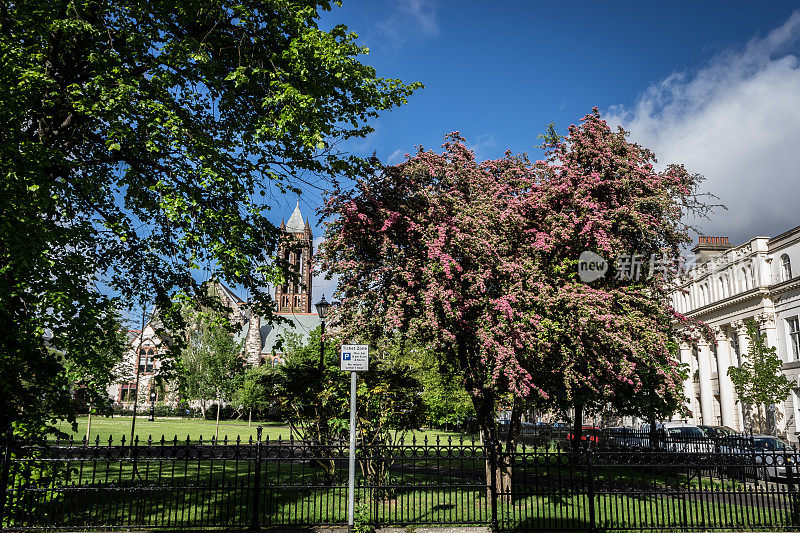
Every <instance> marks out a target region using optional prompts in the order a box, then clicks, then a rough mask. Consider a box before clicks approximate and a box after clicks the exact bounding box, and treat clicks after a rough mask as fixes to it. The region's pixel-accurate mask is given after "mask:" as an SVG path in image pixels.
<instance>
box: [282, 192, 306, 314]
mask: <svg viewBox="0 0 800 533" xmlns="http://www.w3.org/2000/svg"><path fill="white" fill-rule="evenodd" d="M281 231H282V232H283V234H284V235H283V242H282V243H281V245H280V246H279V247H278V254H279V257H283V259H284V260H285V261H287V262H288V263H289V264H290V265H291V266H292V268H294V269H295V270H296V271H297V272H298V273H299V274H300V278H299V282H292V283H288V282H287V283H286V284H284V285H278V286H276V287H275V302H277V304H278V314H291V313H310V312H311V260H312V258H313V256H314V243H313V235H312V234H311V226H310V225H309V224H308V220H307V219H306V221H305V222H303V214H302V213H300V200H297V206H296V207H295V208H294V212H293V213H292V216H291V217H289V222H287V223H286V224H284V223H283V221H281Z"/></svg>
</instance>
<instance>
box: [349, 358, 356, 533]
mask: <svg viewBox="0 0 800 533" xmlns="http://www.w3.org/2000/svg"><path fill="white" fill-rule="evenodd" d="M356 374H357V372H350V471H349V472H348V476H347V524H348V525H349V526H350V530H351V531H352V529H353V524H354V523H355V500H356Z"/></svg>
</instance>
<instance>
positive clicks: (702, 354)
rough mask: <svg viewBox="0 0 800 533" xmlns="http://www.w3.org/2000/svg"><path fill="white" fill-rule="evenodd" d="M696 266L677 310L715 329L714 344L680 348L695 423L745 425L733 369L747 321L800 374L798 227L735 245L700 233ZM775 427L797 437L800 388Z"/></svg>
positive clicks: (742, 352)
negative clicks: (751, 321)
mask: <svg viewBox="0 0 800 533" xmlns="http://www.w3.org/2000/svg"><path fill="white" fill-rule="evenodd" d="M693 252H694V253H695V257H696V262H695V265H694V266H693V268H691V269H689V270H688V271H687V272H686V273H685V275H683V276H681V277H680V278H679V279H678V282H677V283H678V290H677V291H676V292H675V293H674V294H673V305H674V307H675V309H676V310H677V311H678V312H679V313H682V314H684V315H686V316H687V317H690V318H694V319H698V320H702V321H703V322H705V323H707V324H708V325H709V326H711V327H712V330H713V331H714V334H715V338H716V346H714V345H713V344H712V343H708V342H705V341H702V340H701V341H700V343H699V346H698V348H697V349H693V348H691V347H690V346H689V345H687V344H684V345H683V346H681V352H680V353H681V362H683V363H687V364H688V365H689V367H690V369H691V371H690V375H689V379H687V380H686V382H685V383H684V393H685V395H686V397H687V398H689V402H690V403H689V408H690V409H691V411H692V417H691V418H690V420H689V421H691V422H693V423H697V424H708V425H726V426H729V427H732V428H734V429H739V430H742V429H745V421H744V419H743V413H742V409H741V405H739V404H738V402H737V401H736V394H735V392H734V390H733V385H732V383H731V380H730V378H729V377H728V373H727V371H728V367H729V366H731V365H735V366H738V365H740V364H741V361H742V358H743V357H746V355H747V349H748V346H747V342H748V341H747V335H746V327H745V321H747V320H748V319H754V320H755V321H756V323H757V325H758V327H759V330H760V332H761V334H762V335H764V336H765V337H766V342H767V345H768V346H775V347H776V348H777V354H778V356H779V357H780V358H781V360H782V361H783V370H782V372H783V373H784V374H785V375H786V376H787V377H788V378H790V379H792V380H795V381H798V378H800V323H799V322H798V321H799V318H798V317H800V226H798V227H796V228H793V229H791V230H789V231H787V232H785V233H782V234H780V235H778V236H776V237H772V238H769V237H754V238H752V239H750V240H749V241H747V242H746V243H744V244H742V245H739V246H732V245H731V244H729V243H728V239H727V238H726V237H700V240H699V243H698V245H697V246H696V247H695V248H694V249H693ZM775 410H776V411H777V412H779V413H780V415H779V416H778V417H777V418H778V420H777V421H776V428H777V432H778V433H779V434H781V435H785V436H786V437H787V438H788V439H789V440H791V441H792V442H797V441H798V435H800V388H795V389H794V391H793V392H792V394H791V395H790V396H789V398H788V399H787V400H786V401H785V402H784V403H783V404H781V405H777V406H775Z"/></svg>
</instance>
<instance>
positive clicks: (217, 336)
mask: <svg viewBox="0 0 800 533" xmlns="http://www.w3.org/2000/svg"><path fill="white" fill-rule="evenodd" d="M191 316H192V317H193V318H192V319H191V322H190V324H191V327H190V328H189V330H188V342H187V346H186V349H185V350H184V351H183V354H182V361H181V362H182V364H181V369H182V372H181V382H182V388H183V390H184V392H185V393H186V395H187V396H188V397H189V398H191V399H196V400H199V403H200V407H201V410H202V412H203V416H204V417H205V413H206V408H207V407H206V406H207V403H208V402H209V401H212V400H213V401H215V402H216V425H215V429H214V435H215V437H219V419H220V410H221V409H222V404H223V402H227V401H230V400H231V399H232V398H233V396H234V395H235V392H236V390H237V389H238V388H239V387H240V386H241V382H242V380H243V376H244V373H245V369H246V368H245V365H246V362H245V360H244V358H243V357H242V349H243V348H242V342H236V341H235V340H234V339H233V335H232V334H231V333H230V331H228V329H226V327H225V325H226V322H225V320H224V318H220V317H219V316H217V315H215V314H214V313H213V311H208V310H200V311H196V312H194V313H191Z"/></svg>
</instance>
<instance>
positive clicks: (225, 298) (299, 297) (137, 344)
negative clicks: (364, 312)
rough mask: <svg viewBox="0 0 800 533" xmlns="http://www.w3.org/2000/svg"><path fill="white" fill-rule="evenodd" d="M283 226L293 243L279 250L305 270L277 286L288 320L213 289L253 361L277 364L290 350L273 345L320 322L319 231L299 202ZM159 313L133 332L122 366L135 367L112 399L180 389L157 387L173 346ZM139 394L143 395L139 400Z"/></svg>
mask: <svg viewBox="0 0 800 533" xmlns="http://www.w3.org/2000/svg"><path fill="white" fill-rule="evenodd" d="M281 231H282V232H284V235H285V237H286V238H287V240H289V241H291V242H293V243H294V245H292V246H286V245H282V246H280V247H279V249H278V254H279V255H280V256H282V257H283V259H284V260H286V261H287V262H288V263H289V264H291V265H293V266H294V268H295V269H297V271H298V272H299V274H300V279H299V281H298V282H297V283H287V284H284V285H279V286H276V287H275V289H274V291H275V294H274V296H275V302H276V305H277V314H278V315H280V316H282V317H283V318H285V319H286V320H287V322H285V323H281V324H269V323H268V322H267V321H265V320H264V319H263V318H261V317H259V316H258V315H256V314H254V313H252V312H251V311H250V310H249V306H248V303H247V302H246V301H245V300H244V299H242V298H241V297H239V296H238V295H237V294H236V293H234V292H233V291H232V290H231V289H230V288H228V287H226V286H225V285H224V284H222V283H220V282H215V284H214V286H213V287H214V289H213V290H215V292H216V293H217V295H218V296H219V298H220V299H221V300H222V302H223V304H225V306H226V307H228V308H229V309H230V312H231V314H230V317H231V320H232V321H233V323H234V324H237V325H238V326H239V329H238V331H237V333H236V334H235V338H234V340H235V341H236V342H237V343H239V342H241V343H242V344H243V348H244V356H245V358H246V359H247V363H248V364H250V365H253V366H255V365H260V364H272V365H275V364H278V363H279V362H280V360H281V358H282V357H283V356H284V355H285V354H284V353H283V352H278V351H275V350H274V347H275V345H276V343H277V341H278V339H279V338H280V337H282V336H283V335H285V334H286V333H287V332H292V333H294V334H297V335H300V336H301V338H304V339H305V338H307V337H308V335H309V333H311V331H313V330H314V329H316V328H317V327H319V325H320V324H321V321H320V318H319V316H317V314H316V313H315V312H313V311H312V309H313V304H312V301H313V300H312V299H313V294H312V287H313V283H312V280H313V278H312V275H313V273H312V265H313V258H314V235H313V234H312V232H311V226H310V224H309V222H308V219H305V220H304V219H303V215H302V213H301V212H300V202H299V201H298V203H297V206H296V207H295V209H294V212H293V213H292V215H291V216H290V217H289V220H288V221H287V222H285V223H284V222H283V221H281ZM157 315H158V313H157V312H154V313H153V318H152V319H151V321H150V322H149V323H148V324H147V325H146V326H145V328H144V330H143V331H140V330H135V331H130V332H129V336H128V342H129V343H130V345H129V349H128V352H127V355H126V358H125V361H124V363H123V365H125V366H126V367H127V368H129V369H132V370H130V371H129V372H127V374H128V375H126V376H125V378H124V380H122V381H121V382H118V383H114V384H112V385H111V386H110V387H109V388H108V394H109V396H110V397H111V398H112V400H113V401H114V402H115V403H117V404H120V405H122V406H124V407H132V406H133V402H134V401H137V402H138V403H139V404H140V405H143V404H149V402H150V394H151V392H152V391H153V390H154V389H155V392H156V400H155V401H156V403H157V404H159V405H162V404H164V403H167V404H174V403H176V402H177V401H178V399H179V398H178V397H177V394H176V393H174V392H172V391H169V390H168V388H164V387H161V388H160V389H159V388H155V387H154V383H155V381H154V379H153V378H154V377H155V376H157V375H158V371H159V368H160V361H159V359H160V358H159V355H163V354H165V353H167V352H168V351H169V340H168V339H166V338H162V337H161V336H159V335H158V333H157V330H158V329H160V328H159V324H158V318H157ZM137 398H138V399H137Z"/></svg>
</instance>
